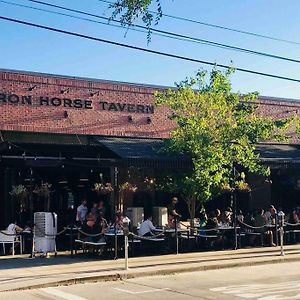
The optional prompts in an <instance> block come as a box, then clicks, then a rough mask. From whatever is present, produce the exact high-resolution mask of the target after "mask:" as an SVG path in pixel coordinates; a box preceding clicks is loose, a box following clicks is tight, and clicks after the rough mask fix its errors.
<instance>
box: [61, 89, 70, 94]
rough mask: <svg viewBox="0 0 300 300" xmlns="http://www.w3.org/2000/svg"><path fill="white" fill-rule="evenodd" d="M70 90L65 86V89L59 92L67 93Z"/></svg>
mask: <svg viewBox="0 0 300 300" xmlns="http://www.w3.org/2000/svg"><path fill="white" fill-rule="evenodd" d="M69 92H70V89H69V88H67V89H65V90H60V93H61V94H67V93H69Z"/></svg>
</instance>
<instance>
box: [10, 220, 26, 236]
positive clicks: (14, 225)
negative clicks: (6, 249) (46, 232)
mask: <svg viewBox="0 0 300 300" xmlns="http://www.w3.org/2000/svg"><path fill="white" fill-rule="evenodd" d="M23 230H24V229H23V228H21V227H20V226H18V225H17V221H14V222H11V223H10V224H9V225H8V226H7V228H6V231H7V233H8V234H18V233H21V232H22V231H23Z"/></svg>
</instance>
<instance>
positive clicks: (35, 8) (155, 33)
mask: <svg viewBox="0 0 300 300" xmlns="http://www.w3.org/2000/svg"><path fill="white" fill-rule="evenodd" d="M0 2H1V3H5V4H8V5H13V6H18V7H23V8H28V9H32V10H38V11H42V12H46V13H51V14H55V15H60V16H64V17H69V18H73V19H78V20H82V21H87V22H92V23H96V24H101V25H105V26H110V27H116V28H122V29H124V26H122V25H117V24H111V23H107V22H101V21H96V20H92V19H88V18H84V17H79V16H74V15H70V14H66V13H61V12H57V11H52V10H48V9H43V8H39V7H34V6H29V5H24V4H19V3H15V2H8V1H4V0H0ZM129 30H132V31H136V32H142V33H147V30H142V29H136V28H132V27H131V28H129ZM152 34H154V35H157V36H162V37H166V38H170V39H174V40H179V41H185V42H191V43H197V44H201V45H207V43H203V42H198V41H194V40H188V39H185V38H179V37H176V36H171V35H166V34H161V33H157V32H153V33H152ZM216 47H217V46H216ZM219 48H221V49H224V47H221V46H220V47H219Z"/></svg>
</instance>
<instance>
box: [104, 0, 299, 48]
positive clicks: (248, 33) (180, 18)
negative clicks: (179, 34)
mask: <svg viewBox="0 0 300 300" xmlns="http://www.w3.org/2000/svg"><path fill="white" fill-rule="evenodd" d="M98 1H99V2H103V3H107V4H114V2H111V1H108V0H98ZM149 12H150V13H152V14H157V12H155V11H151V10H149ZM162 16H164V17H167V18H170V19H175V20H180V21H185V22H190V23H194V24H199V25H203V26H208V27H212V28H218V29H223V30H228V31H233V32H237V33H241V34H246V35H250V36H254V37H259V38H264V39H268V40H273V41H277V42H283V43H288V44H294V45H300V42H296V41H291V40H287V39H282V38H277V37H274V36H269V35H264V34H260V33H255V32H251V31H246V30H241V29H235V28H231V27H226V26H223V25H218V24H212V23H207V22H201V21H197V20H193V19H189V18H185V17H179V16H174V15H169V14H164V13H163V14H162Z"/></svg>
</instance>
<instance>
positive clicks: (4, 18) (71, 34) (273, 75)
mask: <svg viewBox="0 0 300 300" xmlns="http://www.w3.org/2000/svg"><path fill="white" fill-rule="evenodd" d="M0 19H1V20H5V21H9V22H14V23H18V24H22V25H27V26H31V27H35V28H40V29H45V30H49V31H53V32H58V33H62V34H66V35H70V36H76V37H80V38H84V39H88V40H92V41H97V42H102V43H107V44H111V45H115V46H120V47H124V48H129V49H134V50H138V51H143V52H147V53H151V54H156V55H161V56H165V57H171V58H176V59H180V60H185V61H190V62H196V63H201V64H206V65H210V66H216V64H215V63H213V62H208V61H204V60H199V59H196V58H190V57H186V56H181V55H177V54H171V53H166V52H161V51H157V50H151V49H147V48H142V47H137V46H133V45H128V44H123V43H118V42H115V41H110V40H106V39H101V38H97V37H93V36H90V35H84V34H81V33H76V32H72V31H66V30H63V29H59V28H54V27H49V26H44V25H40V24H36V23H30V22H26V21H22V20H18V19H13V18H8V17H4V16H0ZM217 66H218V67H221V68H226V69H228V68H230V66H228V65H223V64H218V65H217ZM235 70H237V71H240V72H245V73H250V74H254V75H260V76H265V77H270V78H276V79H282V80H288V81H293V82H298V83H300V79H296V78H291V77H285V76H280V75H275V74H270V73H264V72H259V71H254V70H249V69H243V68H235Z"/></svg>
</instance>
